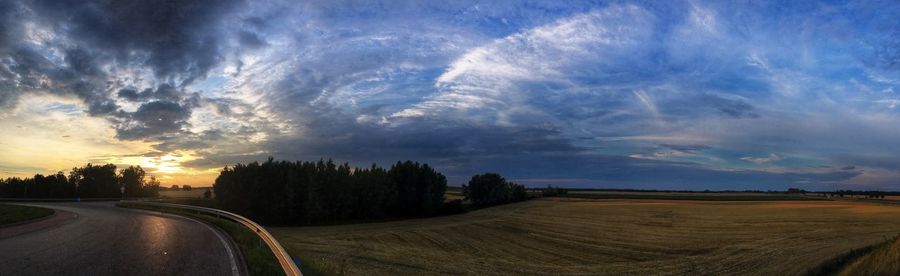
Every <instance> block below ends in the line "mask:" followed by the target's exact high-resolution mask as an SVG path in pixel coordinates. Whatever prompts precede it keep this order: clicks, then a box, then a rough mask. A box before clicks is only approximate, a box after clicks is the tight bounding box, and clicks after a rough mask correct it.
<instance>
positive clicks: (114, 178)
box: [0, 164, 159, 198]
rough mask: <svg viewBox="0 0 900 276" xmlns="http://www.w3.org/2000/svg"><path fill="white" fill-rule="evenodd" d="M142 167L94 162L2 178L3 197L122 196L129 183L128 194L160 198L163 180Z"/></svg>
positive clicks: (0, 191)
mask: <svg viewBox="0 0 900 276" xmlns="http://www.w3.org/2000/svg"><path fill="white" fill-rule="evenodd" d="M146 175H147V173H146V172H145V171H144V169H142V168H141V167H140V166H130V167H128V168H125V169H122V170H117V169H116V165H113V164H106V165H92V164H87V165H85V166H84V167H76V168H73V169H72V171H71V172H70V173H69V175H68V176H66V175H65V174H64V173H63V172H57V173H56V174H52V175H47V176H44V175H41V174H36V175H34V177H30V178H18V177H10V178H6V179H0V197H5V198H104V197H105V198H114V197H121V196H122V193H121V187H122V186H125V195H126V196H127V197H156V196H158V195H159V181H157V180H156V178H155V177H153V176H151V177H150V180H149V181H148V180H146Z"/></svg>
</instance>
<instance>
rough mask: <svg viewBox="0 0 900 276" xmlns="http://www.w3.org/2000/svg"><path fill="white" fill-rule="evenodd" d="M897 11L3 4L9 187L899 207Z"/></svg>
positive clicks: (726, 5) (3, 125)
mask: <svg viewBox="0 0 900 276" xmlns="http://www.w3.org/2000/svg"><path fill="white" fill-rule="evenodd" d="M897 18H900V3H898V2H896V1H509V0H503V1H401V0H396V1H239V0H227V1H226V0H198V1H166V2H158V3H157V1H143V0H116V1H113V0H108V1H80V0H79V1H44V0H5V1H0V177H9V176H17V177H23V176H30V175H33V174H35V173H44V174H46V173H53V172H56V171H60V170H62V171H66V170H69V169H71V168H72V167H75V166H81V165H84V164H86V163H88V162H91V163H95V164H96V163H114V164H117V165H119V166H127V165H140V166H142V167H144V168H145V169H147V170H148V171H149V172H150V173H151V174H153V175H156V176H158V177H159V178H160V180H161V181H162V183H163V184H192V185H200V186H204V185H210V184H212V183H213V181H214V180H215V177H216V176H217V175H218V172H219V171H220V170H221V169H222V168H223V167H225V166H228V165H233V164H237V163H247V162H252V161H262V160H265V159H267V158H268V157H274V158H275V159H283V160H319V159H321V158H326V159H327V158H333V159H335V160H337V161H339V162H349V163H350V164H351V165H352V166H357V167H365V166H369V165H371V164H372V163H377V164H379V165H382V166H390V164H392V163H394V162H396V161H398V160H408V159H409V160H416V161H420V162H425V163H428V164H430V165H432V166H434V167H435V168H437V169H438V170H439V171H441V172H442V173H444V174H445V175H447V176H448V179H449V184H450V185H460V184H463V183H465V182H466V181H467V179H468V178H469V177H471V175H473V174H476V173H483V172H497V173H500V174H502V175H504V176H505V177H506V178H508V179H510V180H513V181H517V182H519V183H523V184H526V185H528V186H546V185H554V186H564V187H592V188H637V189H676V190H703V189H710V190H745V189H759V190H768V189H786V188H788V187H799V188H804V189H811V190H833V189H881V190H900V154H898V153H900V109H898V108H897V106H898V104H900V20H897Z"/></svg>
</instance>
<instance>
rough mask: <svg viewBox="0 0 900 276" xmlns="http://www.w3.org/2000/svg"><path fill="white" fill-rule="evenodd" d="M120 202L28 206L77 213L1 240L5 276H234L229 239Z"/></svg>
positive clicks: (0, 270)
mask: <svg viewBox="0 0 900 276" xmlns="http://www.w3.org/2000/svg"><path fill="white" fill-rule="evenodd" d="M114 204H115V203H114V202H91V203H87V202H80V203H75V202H71V203H24V204H23V205H32V206H41V207H46V208H52V209H57V210H64V211H68V212H72V213H75V214H76V215H77V217H76V218H75V219H73V220H71V221H69V222H66V223H64V224H61V225H58V226H54V227H50V228H46V229H41V230H38V231H34V232H30V233H25V234H21V235H17V236H13V237H8V238H3V239H0V275H3V276H5V275H234V274H235V273H236V272H237V271H239V270H237V269H236V264H235V258H234V255H233V253H232V252H234V250H236V249H235V248H232V245H231V244H230V243H229V242H227V241H228V240H227V236H224V235H225V234H223V233H220V232H218V231H216V230H213V228H211V227H210V226H208V225H206V224H203V223H200V222H198V221H195V220H191V219H186V218H183V217H179V216H174V215H168V214H160V213H158V212H148V211H141V210H134V209H125V208H118V207H115V206H114Z"/></svg>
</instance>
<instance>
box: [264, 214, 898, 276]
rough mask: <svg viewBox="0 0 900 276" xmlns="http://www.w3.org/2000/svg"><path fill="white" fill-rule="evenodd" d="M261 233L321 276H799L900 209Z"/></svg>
mask: <svg viewBox="0 0 900 276" xmlns="http://www.w3.org/2000/svg"><path fill="white" fill-rule="evenodd" d="M270 231H271V232H272V233H273V234H274V235H276V236H277V238H278V239H279V241H280V242H281V243H282V244H283V245H284V246H285V247H286V248H287V250H288V251H289V252H290V253H291V255H293V256H295V257H298V258H300V259H302V260H303V262H304V264H305V265H309V264H312V265H314V266H315V267H316V268H318V269H319V270H321V271H323V272H326V273H328V274H350V275H397V274H404V275H423V274H479V275H484V274H608V275H613V274H615V275H621V274H639V275H645V274H725V275H729V274H755V275H797V274H803V273H805V272H806V271H807V270H808V269H810V268H812V267H815V266H817V265H819V264H821V263H822V262H824V261H826V260H829V259H831V258H833V257H835V256H838V255H841V254H842V253H845V252H847V251H849V250H852V249H855V248H860V247H864V246H867V245H872V244H877V243H879V242H883V241H885V240H887V239H890V238H892V237H894V236H895V235H897V234H898V233H900V207H895V206H887V205H876V204H870V203H862V202H849V201H742V202H730V201H727V202H722V201H686V200H595V199H575V198H544V199H536V200H531V201H527V202H522V203H516V204H510V205H504V206H498V207H493V208H487V209H482V210H478V211H473V212H469V213H467V214H462V215H455V216H447V217H437V218H427V219H413V220H402V221H391V222H382V223H370V224H352V225H338V226H320V227H273V228H270Z"/></svg>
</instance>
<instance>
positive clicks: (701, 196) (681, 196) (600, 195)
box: [562, 191, 825, 201]
mask: <svg viewBox="0 0 900 276" xmlns="http://www.w3.org/2000/svg"><path fill="white" fill-rule="evenodd" d="M562 196H563V197H570V198H589V199H667V200H704V201H708V200H715V201H775V200H790V201H796V200H824V199H825V198H822V197H815V196H803V195H799V194H777V193H699V192H698V193H678V192H674V193H668V192H615V191H574V192H569V193H568V194H565V195H562Z"/></svg>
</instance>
